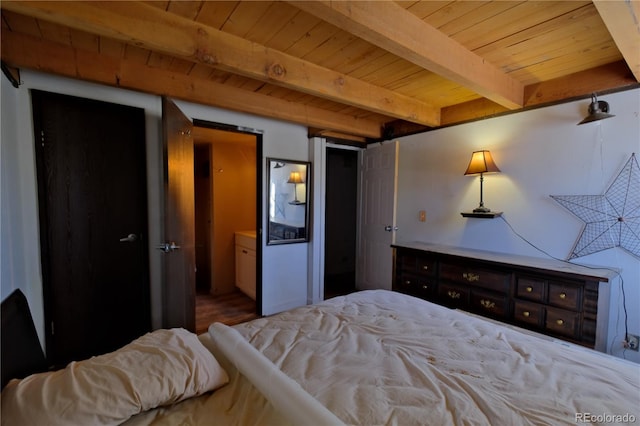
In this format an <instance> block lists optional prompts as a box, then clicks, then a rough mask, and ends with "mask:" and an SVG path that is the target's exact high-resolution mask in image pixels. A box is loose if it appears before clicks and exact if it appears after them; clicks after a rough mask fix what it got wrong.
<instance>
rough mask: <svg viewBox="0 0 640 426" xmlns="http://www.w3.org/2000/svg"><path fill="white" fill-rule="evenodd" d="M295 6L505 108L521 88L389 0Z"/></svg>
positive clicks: (517, 103)
mask: <svg viewBox="0 0 640 426" xmlns="http://www.w3.org/2000/svg"><path fill="white" fill-rule="evenodd" d="M290 3H292V4H293V5H295V6H296V7H298V8H300V9H301V10H304V11H305V12H307V13H310V14H312V15H314V16H316V17H318V18H320V19H322V20H324V21H327V22H329V23H331V24H333V25H335V26H337V27H338V28H341V29H343V30H345V31H348V32H350V33H352V34H354V35H356V36H358V37H360V38H362V39H364V40H367V41H368V42H370V43H372V44H374V45H377V46H379V47H381V48H383V49H385V50H387V51H389V52H391V53H393V54H394V55H397V56H399V57H401V58H404V59H405V60H407V61H409V62H412V63H414V64H416V65H418V66H420V67H422V68H425V69H427V70H429V71H432V72H434V73H436V74H438V75H440V76H442V77H444V78H446V79H448V80H451V81H453V82H456V83H458V84H460V85H462V86H464V87H466V88H469V89H471V90H473V91H474V92H476V93H478V94H480V95H482V96H484V97H485V98H487V99H490V100H492V101H494V102H496V103H498V104H500V105H502V106H504V107H506V108H509V109H517V108H521V107H522V106H523V94H524V86H523V85H522V83H520V82H519V81H517V80H515V79H514V78H512V77H510V76H509V75H507V74H506V73H504V72H503V71H501V70H500V69H499V68H498V67H496V66H494V65H492V64H490V63H488V62H486V61H485V60H484V59H483V58H482V57H480V56H479V55H477V54H475V53H474V52H472V51H470V50H468V49H466V48H465V47H464V46H463V45H461V44H460V43H458V42H457V41H455V40H454V39H452V38H450V37H448V36H446V35H445V34H443V33H442V32H440V31H438V30H437V29H436V28H434V27H432V26H431V25H429V24H427V23H426V22H424V21H422V20H421V19H420V18H418V17H417V16H415V15H414V14H412V13H411V12H408V11H407V10H406V9H404V8H403V7H402V6H400V5H398V4H397V3H396V2H393V1H329V0H323V1H291V2H290Z"/></svg>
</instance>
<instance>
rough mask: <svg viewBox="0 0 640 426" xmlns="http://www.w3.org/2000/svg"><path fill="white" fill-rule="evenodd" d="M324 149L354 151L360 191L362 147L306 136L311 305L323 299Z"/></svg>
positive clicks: (325, 186) (309, 295)
mask: <svg viewBox="0 0 640 426" xmlns="http://www.w3.org/2000/svg"><path fill="white" fill-rule="evenodd" d="M327 148H338V149H345V150H352V151H358V165H357V167H358V170H357V174H358V194H359V193H360V171H361V164H362V161H361V160H362V151H364V149H365V148H361V147H359V146H352V145H345V144H338V143H334V142H329V141H327V139H326V138H322V137H314V138H311V139H309V155H310V159H311V162H312V163H313V167H312V170H311V172H312V175H313V176H312V178H313V182H314V191H313V194H312V197H313V205H314V208H313V211H312V216H313V220H312V221H311V223H312V232H313V234H312V235H313V236H314V238H313V239H312V244H311V247H310V250H309V275H308V280H307V282H308V288H307V304H314V303H318V302H322V301H323V300H324V265H325V255H324V251H325V231H326V217H325V215H326V204H327V198H326V197H327V178H326V176H327ZM360 208H361V206H360V196H359V195H358V208H357V212H356V215H357V216H358V217H359V216H360ZM359 233H360V227H357V228H356V241H359V239H360V235H359Z"/></svg>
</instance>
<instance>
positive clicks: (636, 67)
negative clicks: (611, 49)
mask: <svg viewBox="0 0 640 426" xmlns="http://www.w3.org/2000/svg"><path fill="white" fill-rule="evenodd" d="M593 4H594V5H595V7H596V9H597V10H598V13H599V14H600V17H601V18H602V20H603V21H604V24H605V26H606V27H607V30H609V34H611V37H613V41H614V42H615V43H616V46H618V49H619V50H620V52H621V53H622V57H623V58H624V60H625V61H626V62H627V65H628V66H629V68H630V69H631V72H633V75H634V76H635V78H636V81H640V2H638V1H611V0H594V1H593Z"/></svg>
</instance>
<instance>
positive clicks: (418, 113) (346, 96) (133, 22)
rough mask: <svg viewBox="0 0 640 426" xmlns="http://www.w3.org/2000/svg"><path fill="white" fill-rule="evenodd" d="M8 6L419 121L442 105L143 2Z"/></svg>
mask: <svg viewBox="0 0 640 426" xmlns="http://www.w3.org/2000/svg"><path fill="white" fill-rule="evenodd" d="M0 5H1V7H2V8H3V9H7V10H11V11H13V12H16V13H20V14H23V15H27V16H31V17H35V18H38V19H42V20H45V21H50V22H55V23H57V24H60V25H65V26H69V27H71V28H75V29H78V30H82V31H88V32H90V33H94V34H99V35H101V36H104V37H109V38H114V39H116V40H120V41H122V42H125V43H130V44H132V45H134V46H139V47H144V48H147V49H150V50H152V51H155V52H162V53H165V54H167V55H172V56H176V57H179V58H182V59H186V60H189V61H193V62H197V63H200V64H204V65H207V66H210V67H214V68H219V69H223V70H226V71H230V72H234V73H237V74H240V75H244V76H247V77H250V78H254V79H257V80H260V81H265V82H268V83H272V84H275V85H279V86H282V87H286V88H289V89H293V90H297V91H301V92H304V93H308V94H311V95H314V96H318V97H322V98H325V99H330V100H332V101H336V102H340V103H344V104H348V105H351V106H354V107H358V108H362V109H365V110H369V111H373V112H376V113H379V114H384V115H388V116H392V117H395V118H400V119H404V120H407V121H412V122H416V123H420V124H427V125H438V124H439V123H440V109H439V108H435V107H433V106H431V105H428V104H426V103H424V102H422V101H418V100H416V99H413V98H411V97H409V96H405V95H402V94H399V93H396V92H393V91H391V90H387V89H384V88H381V87H378V86H375V85H372V84H369V83H367V82H364V81H362V80H358V79H356V78H353V77H349V76H347V75H344V74H341V73H338V72H335V71H333V70H330V69H327V68H323V67H320V66H318V65H315V64H313V63H311V62H309V61H305V60H302V59H299V58H296V57H294V56H291V55H288V54H286V53H283V52H279V51H277V50H274V49H270V48H268V47H266V46H263V45H260V44H257V43H253V42H251V41H249V40H245V39H243V38H241V37H237V36H235V35H232V34H229V33H225V32H222V31H219V30H217V29H215V28H211V27H208V26H205V25H202V24H201V23H198V22H194V21H192V20H189V19H186V18H183V17H180V16H177V15H175V14H171V13H168V12H165V11H164V10H161V9H159V8H156V7H153V6H150V5H148V4H144V3H142V2H117V1H116V2H77V1H63V2H47V1H43V2H35V1H34V2H31V1H29V2H24V1H2V3H0Z"/></svg>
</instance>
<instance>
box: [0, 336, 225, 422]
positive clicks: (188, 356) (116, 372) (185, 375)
mask: <svg viewBox="0 0 640 426" xmlns="http://www.w3.org/2000/svg"><path fill="white" fill-rule="evenodd" d="M228 381H229V377H228V376H227V373H226V371H224V370H223V369H222V367H220V364H218V361H217V360H216V359H215V357H214V356H213V355H212V354H211V352H209V350H208V349H206V348H205V347H204V346H203V345H202V343H201V342H200V341H199V340H198V336H196V335H195V334H193V333H191V332H189V331H187V330H184V329H180V328H176V329H171V330H157V331H154V332H152V333H148V334H146V335H144V336H142V337H140V338H139V339H136V340H134V341H133V342H131V343H129V344H128V345H126V346H124V347H122V348H120V349H118V350H117V351H115V352H111V353H108V354H105V355H100V356H96V357H93V358H90V359H88V360H84V361H79V362H71V363H70V364H69V365H68V366H67V367H66V368H64V369H62V370H59V371H54V372H48V373H40V374H34V375H32V376H29V377H26V378H25V379H23V380H13V381H11V382H9V384H8V385H7V386H6V387H5V388H4V390H3V391H2V395H1V398H2V411H1V412H2V425H15V426H18V425H117V424H120V423H122V422H124V421H125V420H127V419H128V418H129V417H131V416H133V415H135V414H138V413H140V412H143V411H146V410H149V409H151V408H155V407H158V406H161V405H168V404H172V403H175V402H178V401H182V400H184V399H187V398H190V397H193V396H197V395H201V394H203V393H205V392H207V391H210V390H214V389H216V388H218V387H220V386H222V385H224V384H226V383H227V382H228Z"/></svg>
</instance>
